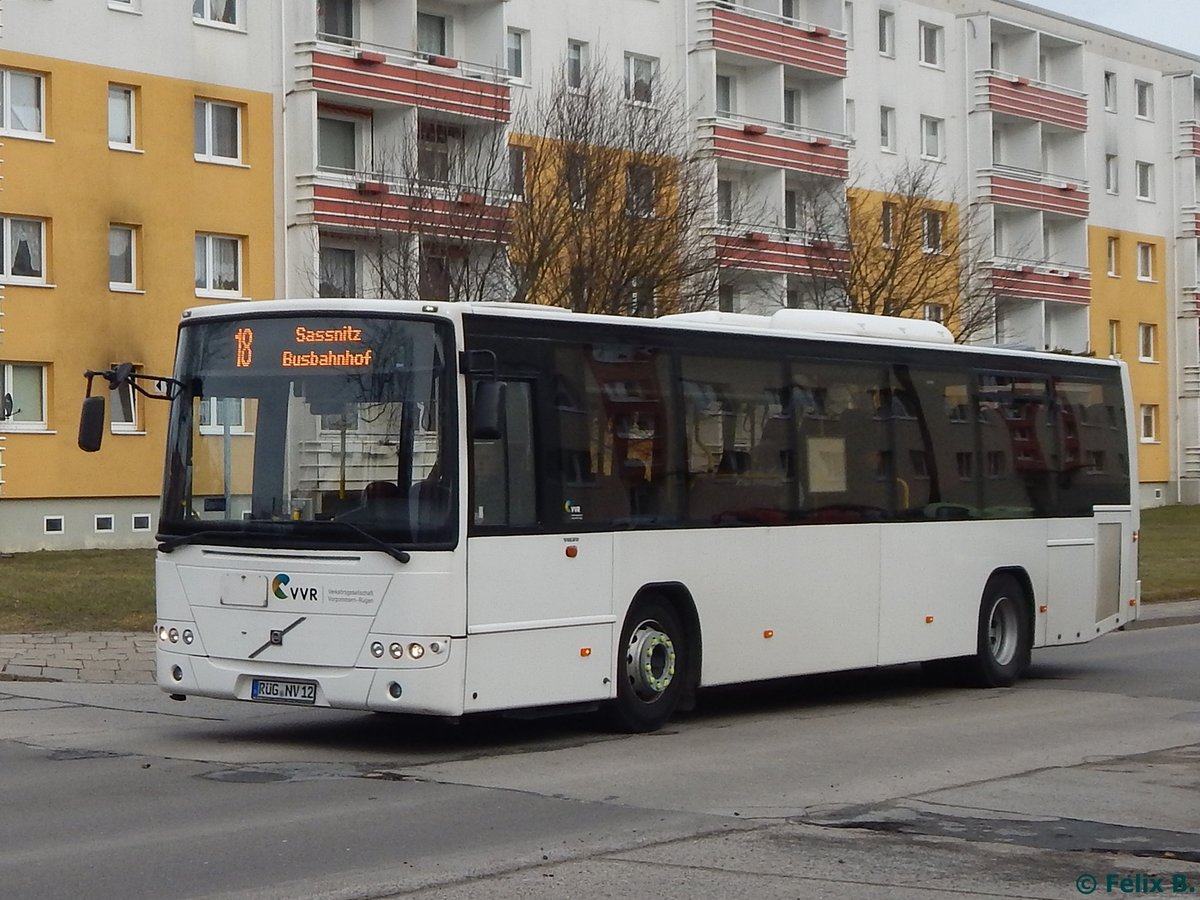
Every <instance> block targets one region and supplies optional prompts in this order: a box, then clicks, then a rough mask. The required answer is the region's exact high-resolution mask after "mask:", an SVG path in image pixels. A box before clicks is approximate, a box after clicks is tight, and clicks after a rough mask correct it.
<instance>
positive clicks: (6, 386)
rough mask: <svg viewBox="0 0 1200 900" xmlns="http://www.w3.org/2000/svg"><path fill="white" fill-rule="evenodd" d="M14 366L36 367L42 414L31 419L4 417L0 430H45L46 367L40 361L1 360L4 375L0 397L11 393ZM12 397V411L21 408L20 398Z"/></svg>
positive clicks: (0, 423)
mask: <svg viewBox="0 0 1200 900" xmlns="http://www.w3.org/2000/svg"><path fill="white" fill-rule="evenodd" d="M14 368H26V369H38V370H39V374H40V375H41V388H40V391H41V397H40V398H39V403H40V405H41V408H42V416H41V418H40V419H33V420H26V419H22V420H17V419H4V420H2V421H0V432H13V431H46V430H47V418H46V405H47V400H48V398H47V396H46V368H47V367H46V366H45V365H43V364H41V363H27V362H2V363H0V369H2V370H3V376H4V377H3V379H2V381H0V399H3V397H4V395H5V394H6V393H9V394H11V393H12V384H13V369H14ZM13 399H14V404H13V405H14V407H15V409H14V412H16V411H17V410H20V409H22V407H20V406H19V403H20V400H19V399H18V398H13Z"/></svg>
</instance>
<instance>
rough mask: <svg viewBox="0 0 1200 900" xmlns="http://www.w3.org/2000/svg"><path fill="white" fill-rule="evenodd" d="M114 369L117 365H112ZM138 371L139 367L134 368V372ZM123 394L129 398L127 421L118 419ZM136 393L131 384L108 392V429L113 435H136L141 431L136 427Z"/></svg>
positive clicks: (137, 410)
mask: <svg viewBox="0 0 1200 900" xmlns="http://www.w3.org/2000/svg"><path fill="white" fill-rule="evenodd" d="M112 366H113V368H116V366H117V364H116V363H113V364H112ZM139 370H140V367H139V366H135V367H134V371H135V372H137V371H139ZM122 392H124V393H125V394H126V395H127V396H128V397H129V419H128V420H126V419H118V418H117V416H118V415H119V411H120V409H121V396H120V395H121V393H122ZM137 398H138V393H137V391H135V390H134V389H133V385H132V383H131V382H126V383H125V384H123V385H122V386H121V387H120V388H119V389H118V390H115V391H109V392H108V405H109V413H108V427H109V430H110V431H112V433H113V434H138V433H141V429H140V428H139V427H138V413H139V412H140V410H139V409H138V406H139V404H138V399H137Z"/></svg>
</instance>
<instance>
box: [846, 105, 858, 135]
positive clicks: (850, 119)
mask: <svg viewBox="0 0 1200 900" xmlns="http://www.w3.org/2000/svg"><path fill="white" fill-rule="evenodd" d="M857 132H858V127H857V124H856V123H855V121H854V101H853V100H847V101H846V136H847V137H850V138H853V137H854V135H855V134H856V133H857Z"/></svg>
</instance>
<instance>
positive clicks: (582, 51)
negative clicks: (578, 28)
mask: <svg viewBox="0 0 1200 900" xmlns="http://www.w3.org/2000/svg"><path fill="white" fill-rule="evenodd" d="M565 65H566V71H565V73H564V77H565V78H566V82H567V90H570V91H581V90H583V77H584V73H585V72H586V71H587V66H588V45H587V42H586V41H576V40H568V41H567V58H566V64H565Z"/></svg>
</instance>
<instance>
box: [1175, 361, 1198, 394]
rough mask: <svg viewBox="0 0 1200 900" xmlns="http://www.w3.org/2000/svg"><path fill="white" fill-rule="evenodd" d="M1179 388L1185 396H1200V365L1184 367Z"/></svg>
mask: <svg viewBox="0 0 1200 900" xmlns="http://www.w3.org/2000/svg"><path fill="white" fill-rule="evenodd" d="M1179 389H1180V393H1181V394H1182V396H1184V397H1200V366H1184V367H1183V373H1182V376H1181V377H1180V379H1179Z"/></svg>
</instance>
